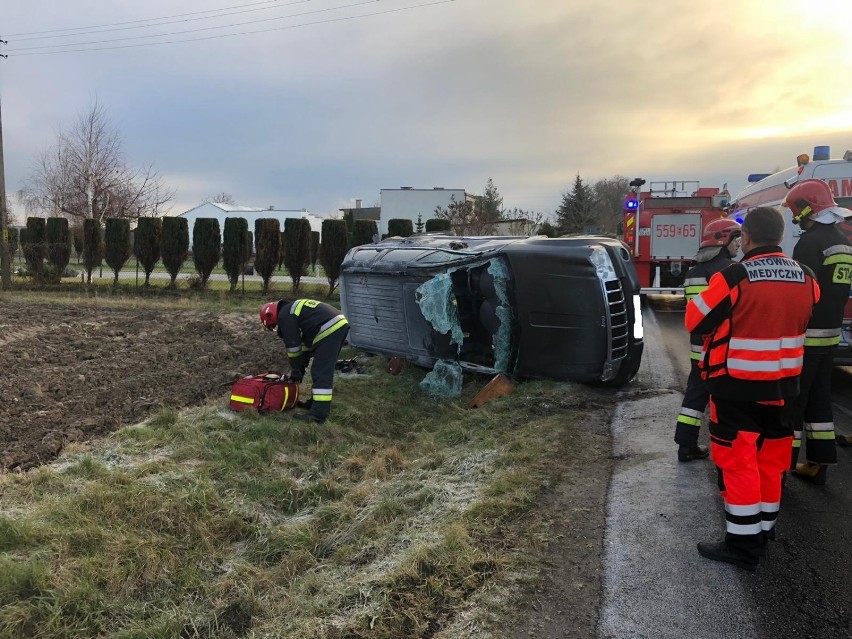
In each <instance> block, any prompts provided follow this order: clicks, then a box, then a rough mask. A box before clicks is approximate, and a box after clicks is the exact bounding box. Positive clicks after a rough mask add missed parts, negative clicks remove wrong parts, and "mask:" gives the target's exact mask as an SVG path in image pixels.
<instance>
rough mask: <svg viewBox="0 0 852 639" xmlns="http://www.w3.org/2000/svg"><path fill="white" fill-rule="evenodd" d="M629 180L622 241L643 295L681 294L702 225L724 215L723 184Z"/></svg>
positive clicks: (726, 196)
mask: <svg viewBox="0 0 852 639" xmlns="http://www.w3.org/2000/svg"><path fill="white" fill-rule="evenodd" d="M645 184H646V182H645V180H643V179H641V178H636V179H634V180H632V181H631V182H630V187H631V190H630V192H629V193H628V194H627V197H626V199H625V202H624V224H623V234H622V240H623V241H624V243H625V244H626V245H627V246H628V248H629V249H630V252H631V253H632V254H633V260H634V264H635V266H636V271H637V272H638V275H639V282H640V284H641V287H642V288H641V292H642V293H672V294H682V293H683V280H684V276H685V275H686V272H687V271H688V270H689V269H690V268H691V267H692V265H693V264H694V263H695V254H696V253H697V252H698V247H699V244H700V243H701V231H702V230H703V229H704V227H705V226H706V225H707V224H708V223H710V222H712V221H713V220H718V219H720V218H724V217H727V214H726V209H727V206H728V201H729V199H730V196H729V194H728V191H727V189H726V188H724V187H723V188H722V189H718V188H711V187H701V186H700V185H699V183H698V182H697V181H684V180H676V181H665V182H651V183H650V184H649V188H648V190H646V191H643V190H641V189H642V187H643V186H644V185H645Z"/></svg>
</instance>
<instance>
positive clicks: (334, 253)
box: [320, 220, 349, 296]
mask: <svg viewBox="0 0 852 639" xmlns="http://www.w3.org/2000/svg"><path fill="white" fill-rule="evenodd" d="M348 238H349V232H348V230H347V228H346V222H345V221H344V220H323V221H322V251H321V253H320V264H321V265H322V269H323V271H325V277H326V279H328V294H329V296H330V295H331V294H332V293H333V292H334V289H335V288H336V287H337V282H338V280H339V279H340V267H341V265H342V264H343V258H344V257H346V252H347V251H348V250H349V246H348Z"/></svg>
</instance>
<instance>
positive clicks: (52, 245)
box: [44, 217, 71, 283]
mask: <svg viewBox="0 0 852 639" xmlns="http://www.w3.org/2000/svg"><path fill="white" fill-rule="evenodd" d="M44 234H45V241H46V242H47V261H48V262H50V264H51V266H53V270H54V271H55V273H54V278H55V281H56V283H59V282H60V281H62V273H63V272H64V271H65V267H66V266H68V260H69V259H70V258H71V237H70V233H69V232H68V220H67V219H66V218H64V217H51V218H48V220H47V224H46V225H45V230H44Z"/></svg>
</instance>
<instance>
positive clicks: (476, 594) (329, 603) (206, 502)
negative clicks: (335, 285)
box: [0, 358, 611, 639]
mask: <svg viewBox="0 0 852 639" xmlns="http://www.w3.org/2000/svg"><path fill="white" fill-rule="evenodd" d="M383 365H384V360H383V359H382V358H373V359H370V360H368V361H367V370H368V374H367V375H363V376H344V377H342V378H341V379H340V380H339V382H338V383H337V385H336V392H335V404H334V412H333V415H332V419H331V420H329V421H328V422H326V423H325V424H322V425H316V424H308V425H305V424H302V423H300V422H296V421H294V420H292V419H291V418H290V416H289V415H288V414H282V415H272V416H260V415H257V414H251V413H240V414H234V413H231V412H228V411H227V410H225V409H223V408H222V406H224V400H223V401H222V402H219V403H218V405H216V406H208V407H205V408H203V409H196V410H192V411H188V412H177V411H175V410H172V409H164V410H162V411H161V412H160V413H159V414H158V415H156V416H155V417H154V418H152V419H150V420H148V421H147V422H145V423H143V424H139V425H135V426H130V427H126V428H124V429H122V430H120V431H118V432H117V433H115V434H114V435H112V436H111V437H109V438H108V439H106V440H103V441H101V442H98V443H96V444H92V445H89V446H86V447H85V448H82V447H80V448H78V449H77V450H73V449H72V450H71V451H70V452H69V454H67V455H66V456H65V457H63V458H62V459H61V461H60V462H59V463H56V464H53V465H51V466H48V467H42V468H39V469H37V470H34V471H32V472H29V473H26V474H20V475H15V474H11V475H0V504H2V507H0V637H55V638H58V639H64V638H69V639H70V638H71V637H114V638H116V639H118V638H121V639H130V638H134V639H135V638H143V637H144V638H152V639H153V638H164V639H165V638H169V639H172V638H175V637H199V638H200V637H205V638H214V637H215V638H219V637H221V638H223V639H224V638H230V637H294V638H295V637H299V638H303V637H307V638H310V637H317V638H319V637H340V638H343V637H347V638H358V637H371V638H399V637H437V636H440V635H441V633H442V632H447V631H448V628H450V627H451V626H452V624H453V621H454V619H456V617H457V616H458V615H459V613H460V611H465V614H466V615H468V616H470V615H472V616H473V617H476V618H478V620H479V622H478V624H479V627H481V628H484V629H485V630H486V631H487V632H492V631H493V632H494V633H497V634H499V632H498V631H497V630H496V629H497V628H498V627H499V625H500V624H501V623H505V622H506V620H507V619H511V618H512V617H513V616H515V615H516V607H517V605H518V598H519V597H520V596H522V592H521V591H522V588H521V590H518V589H517V586H518V584H521V586H523V584H525V583H531V582H532V581H533V580H534V579H535V574H536V559H535V557H536V554H537V553H540V552H541V551H542V550H543V549H544V548H545V547H546V545H547V542H548V518H549V517H551V516H553V513H546V512H543V510H542V507H541V500H540V498H541V496H542V495H543V494H545V493H546V492H547V490H548V489H549V488H550V487H551V486H552V485H553V484H554V482H556V481H558V479H559V477H560V475H561V473H562V471H563V469H564V467H565V464H567V463H571V462H570V461H569V460H570V458H571V457H572V456H573V457H576V456H575V455H571V454H569V453H570V452H571V449H572V446H575V445H576V443H577V441H578V439H582V438H584V437H588V436H589V434H588V433H587V432H585V431H584V430H583V419H584V415H585V411H587V410H590V409H594V410H598V409H599V408H600V406H601V405H603V404H604V403H606V402H609V401H611V398H605V397H602V396H597V393H598V392H599V391H595V390H594V389H588V388H585V387H582V386H577V385H573V384H557V383H553V382H536V383H528V384H524V385H521V386H519V387H518V388H517V389H516V391H515V392H513V393H512V394H510V395H508V396H506V397H504V398H502V399H500V400H497V401H494V402H491V403H489V404H487V405H486V406H485V407H483V408H480V409H477V410H466V409H464V408H463V407H464V406H465V405H466V403H467V401H469V400H470V399H471V397H472V396H473V394H475V392H477V391H478V390H479V389H480V388H481V386H482V384H483V383H484V381H486V380H483V379H482V378H470V379H468V380H467V383H466V385H465V388H464V393H463V396H462V397H461V398H460V399H457V400H453V401H439V400H435V399H433V398H430V397H428V396H426V395H425V394H424V393H422V392H421V391H420V389H419V387H418V383H419V381H420V379H421V378H422V375H423V373H422V371H419V370H417V369H414V368H409V369H408V370H406V371H405V372H404V373H403V374H402V375H401V376H398V377H389V376H387V374H386V373H385V372H384V371H383ZM575 463H582V462H579V461H578V462H575ZM489 591H490V592H492V593H493V592H495V591H499V592H501V593H503V594H502V595H501V596H500V597H496V598H495V597H491V598H490V600H489V604H488V609H487V610H486V609H484V608H482V607H480V608H477V601H478V600H479V599H480V598H481V597H482V596H483V593H487V592H489ZM513 593H514V594H513Z"/></svg>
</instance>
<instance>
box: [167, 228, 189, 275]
mask: <svg viewBox="0 0 852 639" xmlns="http://www.w3.org/2000/svg"><path fill="white" fill-rule="evenodd" d="M161 252H162V257H163V266H165V267H166V270H167V271H168V272H169V275H170V276H171V281H170V282H169V288H174V287H175V280H176V279H177V275H178V273H180V269H181V268H182V267H183V263H184V262H186V258H187V256H188V255H189V222H187V220H186V218H185V217H164V218H163V243H162V248H161Z"/></svg>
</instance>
